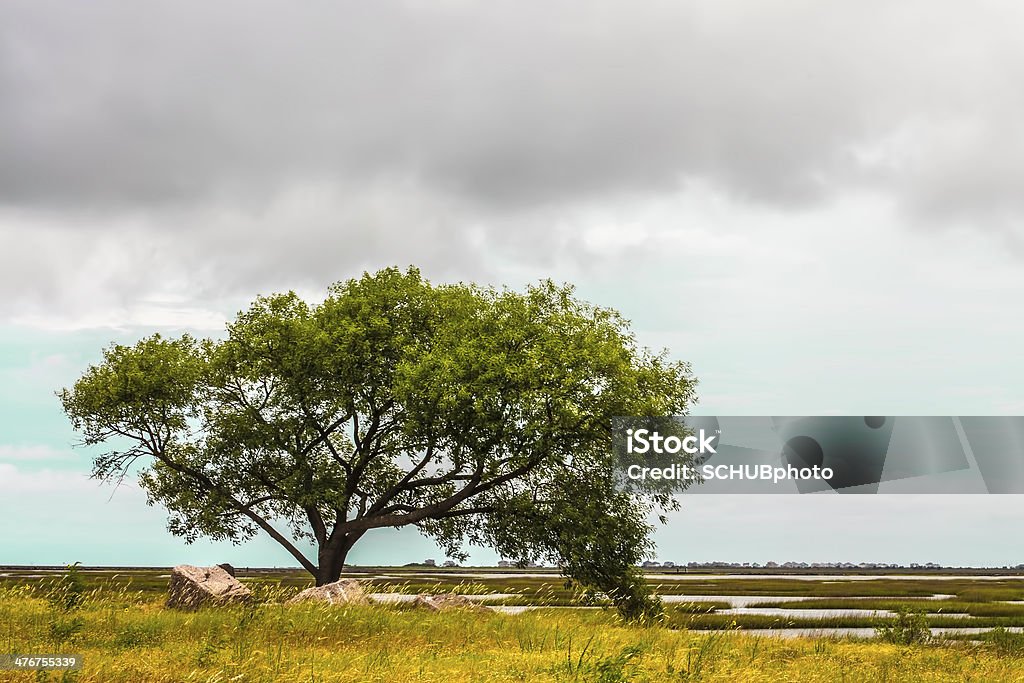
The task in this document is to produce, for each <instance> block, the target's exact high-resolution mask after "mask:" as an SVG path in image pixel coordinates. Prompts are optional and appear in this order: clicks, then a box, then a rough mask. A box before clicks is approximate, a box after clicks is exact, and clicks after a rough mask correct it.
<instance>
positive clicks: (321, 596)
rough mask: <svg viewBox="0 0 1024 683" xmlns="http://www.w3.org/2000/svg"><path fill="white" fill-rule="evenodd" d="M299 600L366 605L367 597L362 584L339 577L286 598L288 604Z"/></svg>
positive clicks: (368, 602)
mask: <svg viewBox="0 0 1024 683" xmlns="http://www.w3.org/2000/svg"><path fill="white" fill-rule="evenodd" d="M299 602H326V603H327V604H328V605H368V604H370V600H369V598H367V597H366V591H364V590H363V584H361V583H359V582H358V581H356V580H355V579H341V580H339V581H335V582H334V583H327V584H324V585H323V586H313V587H312V588H307V589H306V590H304V591H302V592H301V593H299V594H298V595H296V596H295V597H293V598H291V599H290V600H288V603H287V604H289V605H294V604H296V603H299Z"/></svg>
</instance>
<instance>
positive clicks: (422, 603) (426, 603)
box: [412, 593, 494, 612]
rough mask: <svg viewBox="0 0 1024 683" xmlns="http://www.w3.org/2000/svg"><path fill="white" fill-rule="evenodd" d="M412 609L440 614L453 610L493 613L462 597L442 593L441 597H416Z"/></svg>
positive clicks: (489, 609) (488, 608)
mask: <svg viewBox="0 0 1024 683" xmlns="http://www.w3.org/2000/svg"><path fill="white" fill-rule="evenodd" d="M412 604H413V606H414V607H423V608H424V609H428V610H430V611H431V612H442V611H447V610H453V609H465V610H473V611H474V612H493V611H494V610H492V609H491V608H490V607H487V606H486V605H481V604H480V603H478V602H473V601H472V600H470V599H469V598H467V597H466V596H464V595H457V594H455V593H442V594H441V595H417V596H416V599H415V600H413V602H412Z"/></svg>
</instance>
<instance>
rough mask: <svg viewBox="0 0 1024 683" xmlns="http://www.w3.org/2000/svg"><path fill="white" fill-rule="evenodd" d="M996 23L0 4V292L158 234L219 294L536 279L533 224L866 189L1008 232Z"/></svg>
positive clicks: (668, 11)
mask: <svg viewBox="0 0 1024 683" xmlns="http://www.w3.org/2000/svg"><path fill="white" fill-rule="evenodd" d="M1022 12H1024V10H1022V9H1021V7H1020V6H1019V5H1016V4H1014V3H1008V2H979V3H971V4H970V5H969V6H968V5H955V6H954V5H951V4H949V5H947V4H936V3H928V2H909V3H888V2H874V1H872V2H864V3H856V4H848V5H845V6H842V7H838V6H835V5H825V4H822V3H811V2H782V3H773V4H771V5H768V4H765V3H744V4H736V3H728V4H723V3H714V2H685V3H675V2H658V1H656V2H648V3H621V2H606V1H598V2H588V3H578V2H564V1H560V0H556V1H555V2H546V3H523V2H508V1H498V2H489V3H471V2H460V1H449V2H440V3H428V2H413V1H408V2H398V1H393V0H382V1H379V2H372V3H357V2H336V3H329V2H313V3H302V4H298V5H296V4H292V5H284V4H280V3H270V2H225V3H197V2H180V1H176V2H154V3H145V4H142V3H131V2H96V3H88V4H79V3H67V2H46V1H39V0H33V1H31V2H27V1H26V2H6V3H4V4H3V6H2V7H0V210H2V211H4V213H3V214H2V215H3V217H4V219H3V221H2V223H0V230H3V231H4V233H5V236H4V240H5V242H9V243H10V244H12V245H13V244H14V243H15V241H18V242H19V243H22V244H21V247H20V250H19V249H18V248H13V249H11V250H9V251H8V256H7V257H6V260H5V262H4V263H3V264H0V265H4V266H5V271H7V272H14V271H16V270H18V269H19V268H20V269H25V268H30V266H26V265H25V261H26V254H27V253H28V250H29V249H30V247H31V249H32V250H34V251H33V253H35V252H39V251H43V252H46V253H48V254H50V255H51V256H52V255H53V254H54V253H55V252H60V251H61V250H64V251H68V249H69V247H68V245H70V244H74V243H75V241H76V240H80V241H82V243H81V244H79V246H78V247H77V248H76V249H90V248H92V249H95V248H97V247H95V245H96V244H102V243H103V241H104V239H105V238H95V237H91V236H90V237H83V236H77V237H72V236H70V234H71V233H83V232H84V233H95V232H102V233H104V234H106V235H107V236H108V237H109V238H110V239H112V240H114V241H116V242H117V244H118V245H119V246H118V249H120V250H122V251H125V250H127V251H128V252H130V253H131V254H133V255H134V256H133V257H138V258H142V259H143V260H145V254H144V253H135V252H145V251H146V250H147V249H152V246H147V245H152V244H154V243H155V242H154V241H153V239H154V238H153V235H154V234H157V233H159V234H160V235H161V237H160V238H159V239H158V240H157V242H159V240H160V239H166V244H164V243H161V244H163V246H162V251H161V256H162V258H163V259H164V260H165V261H167V262H169V263H176V262H180V263H184V262H188V263H189V264H190V266H189V268H190V269H191V271H192V272H194V273H202V272H203V270H204V269H205V270H207V271H209V272H210V273H211V274H210V275H209V277H208V280H209V281H210V282H214V281H216V282H218V283H220V286H227V287H231V286H234V285H231V284H230V283H232V282H237V285H238V286H239V287H242V286H248V285H249V284H251V283H252V282H253V278H256V280H257V281H259V278H260V277H261V275H259V273H266V271H267V268H266V266H267V264H271V263H273V264H277V267H278V270H277V272H278V273H279V274H281V275H282V277H285V278H286V279H287V277H288V276H293V275H296V274H299V273H303V274H309V273H314V274H321V273H322V274H326V273H331V274H332V276H333V275H336V274H337V273H338V272H339V269H341V270H344V269H345V268H352V267H359V266H363V265H372V264H375V263H376V262H378V261H381V260H384V261H394V260H406V261H409V260H412V261H416V262H424V263H426V264H427V265H436V266H437V267H439V268H443V267H445V265H446V264H451V263H454V262H458V263H461V264H473V263H474V262H475V259H476V256H477V252H479V251H480V250H481V249H484V248H489V249H492V250H499V251H502V253H505V251H503V250H507V253H509V254H512V255H513V258H516V257H515V256H514V255H515V254H521V253H523V252H524V251H531V252H532V254H533V255H534V256H532V258H537V256H536V255H537V254H548V255H550V254H556V252H557V251H558V249H559V248H560V247H559V245H564V244H565V240H566V236H565V235H564V234H562V233H558V231H553V230H552V228H551V224H552V223H551V222H548V223H547V224H545V221H544V220H539V219H538V215H542V216H543V217H546V218H552V217H557V216H558V212H559V211H560V209H561V208H563V207H580V206H588V207H596V210H598V211H599V210H600V207H601V206H602V203H603V202H605V201H608V200H609V199H617V198H622V197H630V196H651V195H654V196H657V195H664V194H670V193H674V192H679V191H684V192H685V191H686V188H687V187H689V186H690V185H691V184H693V183H700V184H704V185H710V186H713V187H715V188H717V190H718V191H719V192H721V193H723V194H724V195H725V196H727V197H729V198H730V201H734V202H739V203H741V204H755V205H757V204H770V205H773V206H774V207H776V208H780V207H781V208H784V209H785V208H797V209H798V208H800V207H804V206H808V205H815V204H820V203H821V202H824V201H827V200H829V199H830V198H833V197H837V196H842V195H844V194H846V193H848V192H851V191H858V190H863V189H865V188H866V189H868V190H870V191H873V192H877V193H881V194H883V195H885V196H887V197H889V198H890V199H891V200H892V202H893V203H894V204H895V205H896V206H897V208H898V209H900V210H903V211H904V212H906V214H907V215H908V216H911V217H913V218H915V219H917V220H927V221H938V220H946V219H947V218H949V219H953V220H957V221H961V222H967V223H970V224H972V225H977V226H980V227H995V228H1003V229H1005V228H1011V229H1015V226H1016V225H1017V222H1018V219H1019V216H1020V213H1021V210H1022V209H1024V199H1022V198H1021V197H1022V195H1021V193H1020V192H1019V191H1018V189H1019V182H1018V180H1019V178H1020V176H1021V173H1022V172H1024V144H1022V143H1021V136H1020V134H1019V133H1020V131H1019V121H1020V120H1022V119H1024V116H1022V115H1024V102H1022V93H1024V91H1022V90H1021V89H1020V88H1019V82H1020V75H1021V73H1022V69H1024V48H1022V47H1020V45H1021V43H1020V41H1019V40H1018V37H1019V29H1020V27H1021V20H1022ZM517 216H524V217H525V218H524V219H523V220H521V221H518V222H517V221H516V220H515V218H516V217H517ZM68 217H73V220H72V219H69V218H68ZM112 217H116V223H117V224H119V225H127V226H130V227H123V228H121V229H120V230H121V232H120V233H118V232H116V231H115V230H114V229H112V228H111V227H110V225H111V223H112ZM40 223H45V224H46V226H48V227H47V229H46V230H40V229H38V227H37V226H38V225H39V224H40ZM26 225H30V226H33V228H32V230H33V232H35V233H36V234H35V236H34V237H33V238H31V239H28V240H21V239H18V240H16V239H15V233H17V234H18V235H20V236H23V235H24V234H25V233H26V232H27V231H28V229H27V228H25V227H24V226H26ZM568 229H569V230H570V231H571V228H568ZM166 235H174V236H177V238H167V237H166ZM133 240H136V241H137V242H138V245H137V247H133V246H132V244H133ZM86 241H87V243H86ZM570 241H571V236H570ZM90 245H92V246H90ZM524 246H525V249H524ZM133 249H135V252H133V251H132V250H133ZM75 253H80V252H78V251H76V252H75ZM73 256H74V254H70V255H68V256H67V258H68V259H73ZM54 258H55V259H56V260H58V261H59V257H56V256H55V257H54ZM551 258H555V256H552V257H551ZM29 260H31V258H29ZM299 264H301V265H299ZM119 267H120V266H119ZM124 267H125V268H128V266H124ZM116 270H117V269H116V268H114V271H116ZM250 271H251V272H252V273H255V274H253V275H252V276H251V277H250ZM133 273H134V274H132V273H128V274H126V275H125V276H124V277H123V278H121V279H118V278H119V276H118V274H117V272H111V273H107V274H106V275H105V276H104V277H108V278H109V279H110V281H111V283H113V284H112V286H115V285H116V286H124V285H126V284H127V285H130V284H131V283H132V282H135V281H137V279H138V273H137V272H134V271H133ZM325 276H326V275H325ZM7 277H10V275H8V276H7ZM264 281H265V280H264ZM225 283H228V284H225ZM51 286H52V285H51ZM40 291H41V290H40Z"/></svg>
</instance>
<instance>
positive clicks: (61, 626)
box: [0, 589, 1024, 683]
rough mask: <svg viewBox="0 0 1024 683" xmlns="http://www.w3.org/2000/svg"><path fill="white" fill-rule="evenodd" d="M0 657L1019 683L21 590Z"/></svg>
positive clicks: (344, 611) (854, 648) (486, 620)
mask: <svg viewBox="0 0 1024 683" xmlns="http://www.w3.org/2000/svg"><path fill="white" fill-rule="evenodd" d="M76 620H77V621H76ZM55 625H56V626H55ZM0 652H12V653H13V652H17V653H24V654H44V653H53V652H65V653H77V654H81V655H83V657H84V662H85V666H84V668H83V670H82V671H80V672H77V673H75V674H73V675H70V676H67V677H63V678H62V676H63V675H62V674H61V673H60V672H51V673H49V674H44V675H42V676H39V677H37V676H36V675H35V674H33V673H25V672H11V671H0V681H26V680H53V681H59V680H74V681H80V682H83V683H84V682H86V681H96V682H102V683H116V682H119V681H125V682H132V683H135V682H140V681H167V682H168V683H170V682H175V683H176V682H179V681H203V682H210V683H213V682H221V681H223V682H227V681H238V682H255V681H294V682H296V683H298V682H299V681H302V682H313V681H317V682H319V681H387V682H392V681H436V682H438V683H458V682H460V681H603V682H605V683H613V682H614V681H688V680H701V681H755V682H756V681H828V682H829V683H832V682H835V681H1024V660H1022V659H1020V658H1019V657H1013V656H1008V655H1001V654H999V653H998V652H997V651H995V650H993V649H991V648H990V647H989V646H986V645H978V644H969V643H944V644H940V645H928V646H913V647H901V646H895V645H884V644H879V643H872V642H850V641H837V640H775V639H769V638H758V637H753V636H746V635H740V634H736V633H718V634H716V633H707V632H689V631H675V630H670V629H667V628H663V627H651V628H639V627H628V626H624V625H622V624H621V623H619V622H618V621H617V620H616V619H615V618H614V616H613V615H612V614H611V613H609V612H604V611H570V610H560V611H559V610H546V611H545V610H540V611H536V612H529V613H526V614H521V615H516V616H508V615H501V614H479V613H472V612H454V613H444V614H432V613H427V612H422V611H415V610H407V609H406V610H403V609H395V608H388V607H382V606H373V607H360V608H351V607H350V608H337V607H336V608H330V607H322V606H317V605H298V606H293V607H286V606H283V605H280V604H263V605H260V606H257V607H254V608H240V607H238V608H220V609H207V610H203V611H199V612H194V613H188V612H179V611H174V610H168V609H165V608H164V607H163V606H162V604H161V603H160V602H159V601H158V600H156V599H153V598H151V597H145V596H143V595H141V594H129V593H121V594H115V595H106V596H99V595H94V596H91V597H90V598H89V599H87V600H86V602H85V604H84V605H82V606H81V607H80V608H77V609H73V610H71V611H68V612H62V611H60V610H59V609H56V608H55V607H54V606H52V605H51V604H50V603H48V602H47V601H46V600H44V599H41V598H39V597H35V596H34V594H33V593H31V592H30V591H29V590H23V589H3V590H0Z"/></svg>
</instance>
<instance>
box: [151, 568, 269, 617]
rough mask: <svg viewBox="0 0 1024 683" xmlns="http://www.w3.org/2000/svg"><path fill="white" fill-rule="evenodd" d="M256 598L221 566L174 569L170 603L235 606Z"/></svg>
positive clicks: (169, 592)
mask: <svg viewBox="0 0 1024 683" xmlns="http://www.w3.org/2000/svg"><path fill="white" fill-rule="evenodd" d="M251 600H252V593H251V592H250V591H249V589H248V588H246V587H245V586H244V585H242V583H241V582H239V581H238V579H236V578H235V577H233V576H231V575H230V574H228V573H227V572H226V571H224V570H223V569H221V568H220V567H217V566H214V567H193V566H192V565H190V564H179V565H178V566H177V567H175V568H174V569H172V570H171V583H170V585H169V586H168V596H167V606H168V607H178V608H181V609H198V608H199V607H203V606H205V605H232V604H238V603H246V602H250V601H251Z"/></svg>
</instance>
